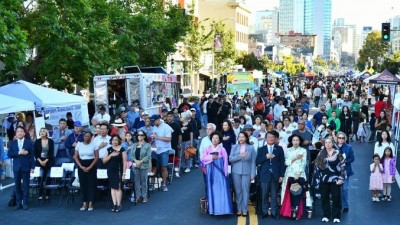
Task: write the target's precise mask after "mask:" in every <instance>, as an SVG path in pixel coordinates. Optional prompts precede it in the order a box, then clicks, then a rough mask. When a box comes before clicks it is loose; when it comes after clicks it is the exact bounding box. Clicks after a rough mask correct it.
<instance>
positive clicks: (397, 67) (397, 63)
mask: <svg viewBox="0 0 400 225" xmlns="http://www.w3.org/2000/svg"><path fill="white" fill-rule="evenodd" d="M385 69H387V70H389V72H391V73H392V74H400V51H397V52H395V53H394V54H393V55H392V56H390V57H385V59H384V61H383V64H382V65H381V67H380V70H381V71H383V70H385Z"/></svg>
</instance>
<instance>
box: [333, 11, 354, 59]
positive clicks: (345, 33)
mask: <svg viewBox="0 0 400 225" xmlns="http://www.w3.org/2000/svg"><path fill="white" fill-rule="evenodd" d="M356 32H357V30H356V25H347V24H345V21H344V19H343V18H339V19H336V20H335V22H334V23H333V28H332V41H333V45H332V47H333V49H334V50H335V53H336V54H337V55H336V57H338V58H332V54H331V59H332V60H336V61H337V62H339V63H341V64H348V63H350V64H354V62H355V61H354V59H355V57H356V53H357V33H356ZM333 49H332V50H333ZM349 61H352V62H349Z"/></svg>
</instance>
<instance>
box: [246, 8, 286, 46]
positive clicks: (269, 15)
mask: <svg viewBox="0 0 400 225" xmlns="http://www.w3.org/2000/svg"><path fill="white" fill-rule="evenodd" d="M278 20H279V11H278V9H273V10H268V9H267V10H262V11H257V12H255V21H254V26H253V29H252V33H254V34H257V40H258V41H260V42H264V43H265V44H267V45H271V44H276V43H278V41H279V31H278V28H279V26H278ZM258 34H261V35H262V36H259V35H258ZM251 37H252V35H251ZM260 37H262V39H259V38H260Z"/></svg>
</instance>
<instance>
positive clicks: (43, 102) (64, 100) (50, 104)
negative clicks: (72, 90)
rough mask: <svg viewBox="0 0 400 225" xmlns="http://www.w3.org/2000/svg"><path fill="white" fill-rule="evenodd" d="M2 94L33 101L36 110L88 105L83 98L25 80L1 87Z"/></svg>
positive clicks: (0, 92)
mask: <svg viewBox="0 0 400 225" xmlns="http://www.w3.org/2000/svg"><path fill="white" fill-rule="evenodd" d="M0 94H3V95H8V96H12V97H15V98H19V99H24V100H27V101H31V102H33V103H34V104H35V108H36V110H41V109H44V108H56V107H66V106H71V105H81V104H86V100H85V99H84V98H83V97H82V96H76V95H72V94H68V93H64V92H61V91H57V90H55V89H51V88H46V87H42V86H39V85H36V84H32V83H29V82H26V81H23V80H19V81H15V82H14V83H11V84H8V85H5V86H2V87H0Z"/></svg>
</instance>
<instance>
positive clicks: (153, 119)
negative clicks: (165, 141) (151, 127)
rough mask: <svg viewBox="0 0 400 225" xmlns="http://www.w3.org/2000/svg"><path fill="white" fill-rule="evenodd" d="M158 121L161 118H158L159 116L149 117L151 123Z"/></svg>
mask: <svg viewBox="0 0 400 225" xmlns="http://www.w3.org/2000/svg"><path fill="white" fill-rule="evenodd" d="M158 119H161V117H160V116H159V115H157V114H154V115H152V116H151V117H150V120H151V121H156V120H158Z"/></svg>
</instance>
